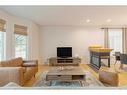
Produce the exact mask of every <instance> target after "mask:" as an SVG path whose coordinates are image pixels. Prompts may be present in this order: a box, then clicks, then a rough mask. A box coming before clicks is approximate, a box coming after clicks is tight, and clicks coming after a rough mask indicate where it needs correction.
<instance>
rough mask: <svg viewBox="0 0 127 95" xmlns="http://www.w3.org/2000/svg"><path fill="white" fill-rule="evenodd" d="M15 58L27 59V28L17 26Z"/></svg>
mask: <svg viewBox="0 0 127 95" xmlns="http://www.w3.org/2000/svg"><path fill="white" fill-rule="evenodd" d="M14 28H15V29H14V30H15V32H14V33H15V57H22V58H23V59H27V28H26V27H24V26H19V25H15V26H14Z"/></svg>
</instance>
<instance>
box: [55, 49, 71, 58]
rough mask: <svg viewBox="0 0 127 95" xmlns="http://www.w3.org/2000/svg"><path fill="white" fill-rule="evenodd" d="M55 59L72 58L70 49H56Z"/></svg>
mask: <svg viewBox="0 0 127 95" xmlns="http://www.w3.org/2000/svg"><path fill="white" fill-rule="evenodd" d="M57 57H62V58H65V57H72V47H57Z"/></svg>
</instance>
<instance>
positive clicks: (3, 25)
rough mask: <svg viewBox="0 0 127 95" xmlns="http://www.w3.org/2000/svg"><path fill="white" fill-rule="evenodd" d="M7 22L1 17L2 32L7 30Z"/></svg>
mask: <svg viewBox="0 0 127 95" xmlns="http://www.w3.org/2000/svg"><path fill="white" fill-rule="evenodd" d="M5 24H6V21H5V20H3V19H0V31H1V32H5Z"/></svg>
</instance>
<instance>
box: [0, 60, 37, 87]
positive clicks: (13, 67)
mask: <svg viewBox="0 0 127 95" xmlns="http://www.w3.org/2000/svg"><path fill="white" fill-rule="evenodd" d="M37 72H38V61H37V60H32V61H23V59H22V58H15V59H11V60H8V61H2V62H1V67H0V86H4V85H6V84H7V83H9V82H15V83H17V84H19V85H21V86H23V85H24V84H25V83H26V82H27V81H28V80H30V79H31V78H32V77H35V74H36V73H37Z"/></svg>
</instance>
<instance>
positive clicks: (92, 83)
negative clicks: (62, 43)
mask: <svg viewBox="0 0 127 95" xmlns="http://www.w3.org/2000/svg"><path fill="white" fill-rule="evenodd" d="M46 74H47V71H45V72H43V73H42V74H41V76H40V78H39V80H37V81H36V82H35V84H34V85H33V87H51V88H53V87H57V88H63V87H64V88H67V87H71V88H76V87H82V88H83V87H104V85H103V84H102V83H101V82H100V81H98V80H97V79H96V78H95V77H94V76H93V75H92V74H91V73H90V72H85V74H86V80H85V81H84V82H83V86H81V84H80V82H79V81H72V82H62V81H52V83H51V85H50V86H49V84H48V83H47V82H46V81H45V78H46Z"/></svg>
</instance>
